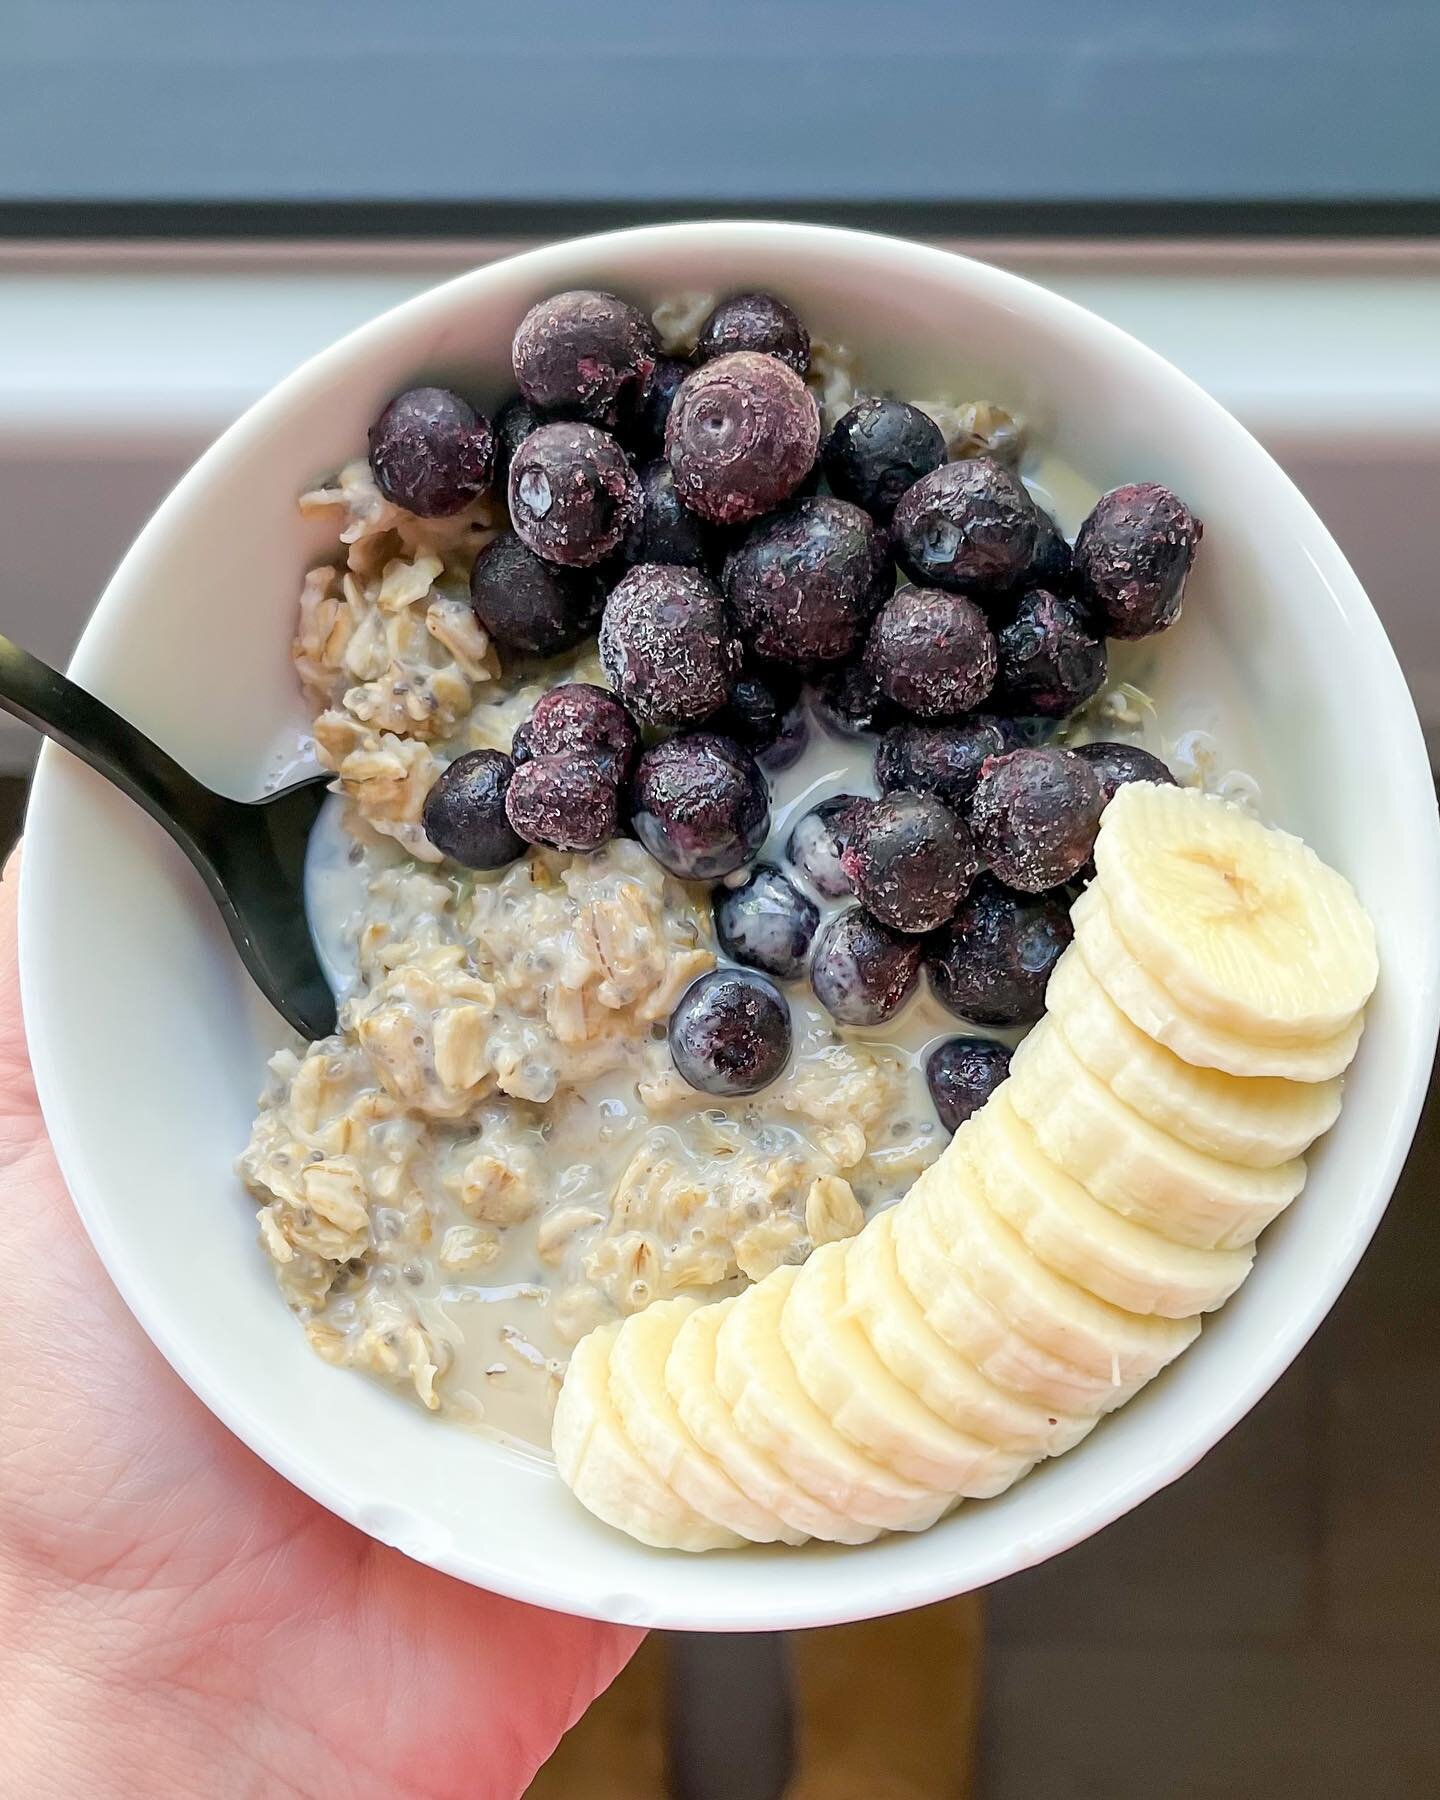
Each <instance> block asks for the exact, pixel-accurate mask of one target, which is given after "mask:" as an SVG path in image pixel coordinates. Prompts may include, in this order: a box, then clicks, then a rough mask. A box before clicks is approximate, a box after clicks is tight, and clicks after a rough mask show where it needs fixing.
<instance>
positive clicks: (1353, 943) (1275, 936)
mask: <svg viewBox="0 0 1440 1800" xmlns="http://www.w3.org/2000/svg"><path fill="white" fill-rule="evenodd" d="M1095 867H1096V869H1097V871H1098V875H1099V883H1100V886H1101V888H1102V890H1103V891H1104V894H1105V898H1106V901H1107V904H1108V905H1109V907H1110V914H1111V917H1112V918H1113V920H1114V922H1115V927H1116V929H1117V930H1118V932H1119V933H1120V937H1121V939H1122V940H1123V941H1124V943H1125V944H1126V945H1128V946H1129V948H1130V949H1131V950H1132V951H1133V952H1134V954H1135V959H1136V961H1137V962H1139V963H1140V965H1141V966H1142V967H1143V968H1144V969H1145V970H1146V971H1147V972H1148V973H1149V974H1150V975H1151V976H1152V977H1153V979H1154V980H1155V981H1157V982H1158V983H1159V984H1160V986H1161V987H1162V988H1163V989H1164V990H1165V992H1166V993H1167V994H1170V995H1171V996H1172V997H1173V998H1174V1000H1175V1002H1176V1004H1177V1005H1178V1006H1179V1007H1180V1008H1181V1009H1182V1010H1183V1011H1185V1012H1187V1013H1189V1014H1190V1015H1191V1016H1192V1017H1193V1018H1196V1019H1198V1020H1200V1021H1201V1022H1202V1023H1203V1024H1206V1025H1210V1026H1213V1027H1216V1028H1218V1029H1219V1030H1221V1031H1225V1032H1229V1033H1232V1034H1233V1035H1234V1036H1236V1037H1243V1038H1251V1039H1253V1040H1255V1041H1256V1042H1257V1043H1260V1044H1280V1045H1297V1044H1298V1045H1305V1046H1308V1045H1312V1044H1315V1043H1319V1042H1324V1041H1325V1040H1327V1039H1330V1038H1333V1037H1335V1036H1336V1034H1337V1033H1339V1032H1342V1031H1344V1030H1346V1029H1348V1028H1349V1027H1350V1026H1351V1025H1353V1023H1354V1022H1355V1019H1356V1017H1357V1015H1358V1014H1359V1012H1360V1009H1361V1008H1362V1007H1363V1006H1364V1004H1365V1002H1366V1001H1367V1000H1368V999H1369V998H1370V995H1371V992H1372V991H1373V989H1374V987H1375V981H1376V977H1377V975H1378V973H1379V965H1378V963H1377V961H1376V956H1375V931H1374V927H1373V926H1372V925H1371V923H1370V920H1369V919H1368V918H1367V917H1366V915H1365V910H1364V908H1363V907H1362V906H1361V904H1360V902H1359V900H1358V899H1357V897H1356V894H1355V890H1354V888H1352V887H1351V885H1350V883H1349V882H1348V881H1347V880H1346V879H1345V877H1344V876H1343V875H1341V874H1339V873H1337V871H1336V870H1334V869H1332V868H1330V867H1329V865H1328V864H1326V863H1324V862H1322V861H1321V860H1320V858H1319V857H1318V856H1317V855H1316V854H1315V852H1314V851H1313V850H1312V849H1311V848H1310V847H1309V845H1308V844H1304V843H1302V842H1301V841H1300V839H1299V838H1296V837H1291V836H1290V835H1289V833H1288V832H1284V831H1274V830H1271V829H1270V828H1269V827H1268V826H1265V825H1262V824H1260V823H1259V821H1258V820H1256V819H1252V818H1251V817H1250V816H1249V814H1248V813H1244V812H1241V811H1240V809H1239V808H1238V807H1235V806H1232V805H1230V804H1229V803H1228V802H1226V801H1224V800H1220V799H1217V798H1216V797H1215V796H1214V795H1213V794H1205V793H1202V792H1201V791H1200V790H1199V789H1198V788H1179V787H1161V786H1158V785H1157V784H1156V783H1154V782H1149V781H1144V782H1135V783H1133V784H1131V785H1130V786H1128V787H1124V788H1121V790H1120V792H1119V793H1118V794H1116V796H1115V798H1114V799H1113V800H1112V801H1111V803H1110V804H1109V806H1107V807H1106V809H1105V816H1104V819H1103V821H1102V824H1101V828H1100V835H1099V837H1098V838H1097V839H1096V843H1095Z"/></svg>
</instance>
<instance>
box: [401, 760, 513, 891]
mask: <svg viewBox="0 0 1440 1800" xmlns="http://www.w3.org/2000/svg"><path fill="white" fill-rule="evenodd" d="M514 773H515V765H514V763H513V762H512V761H511V760H510V758H509V757H508V756H505V755H503V754H502V753H501V752H500V751H499V750H469V751H467V752H466V753H465V755H463V756H457V757H456V758H455V760H454V762H452V763H451V764H450V767H449V768H448V769H446V770H445V772H444V774H442V775H441V776H440V777H439V778H438V780H436V781H435V783H434V784H433V785H432V787H431V789H430V792H429V793H428V794H427V795H426V796H425V807H424V811H423V813H422V814H421V823H422V824H423V825H424V827H425V835H426V837H428V838H429V840H430V842H431V843H432V844H433V845H434V846H435V848H436V849H437V850H438V851H439V852H440V853H441V855H442V856H448V857H449V858H450V860H451V861H452V862H458V863H462V864H463V865H464V866H465V867H466V868H467V869H503V868H504V867H505V865H506V863H512V862H514V861H515V859H516V857H518V856H523V855H524V854H525V845H524V843H523V842H522V841H521V840H520V838H518V837H517V836H516V835H515V833H514V831H512V830H511V828H510V821H509V819H508V818H507V817H506V816H505V795H506V793H507V791H508V790H509V787H510V779H511V777H512V775H513V774H514Z"/></svg>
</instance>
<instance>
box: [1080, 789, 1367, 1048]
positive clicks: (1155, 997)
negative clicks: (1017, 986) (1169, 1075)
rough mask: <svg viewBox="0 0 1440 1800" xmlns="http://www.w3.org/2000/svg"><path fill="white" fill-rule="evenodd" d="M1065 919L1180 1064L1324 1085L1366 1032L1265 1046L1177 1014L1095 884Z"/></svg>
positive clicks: (1115, 992)
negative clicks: (1307, 1041) (1116, 923)
mask: <svg viewBox="0 0 1440 1800" xmlns="http://www.w3.org/2000/svg"><path fill="white" fill-rule="evenodd" d="M1130 785H1131V786H1132V787H1137V786H1139V785H1140V784H1139V783H1138V782H1132V783H1131V784H1130ZM1125 791H1126V790H1125V789H1124V788H1122V789H1121V790H1120V792H1121V793H1124V792H1125ZM1118 798H1119V795H1118V794H1117V795H1116V799H1118ZM1111 805H1112V806H1113V805H1114V801H1112V802H1111ZM1106 811H1107V812H1108V811H1109V808H1108V807H1107V808H1106ZM1070 917H1071V919H1072V920H1073V921H1074V925H1075V948H1076V950H1078V951H1079V953H1080V955H1081V957H1082V958H1083V959H1084V962H1085V966H1086V968H1088V969H1089V971H1090V973H1091V974H1092V975H1093V976H1094V977H1095V979H1096V981H1098V982H1099V984H1100V986H1101V987H1102V988H1104V990H1105V992H1106V993H1107V994H1108V995H1109V996H1110V998H1111V999H1112V1000H1113V1001H1114V1002H1115V1004H1116V1006H1118V1007H1119V1008H1120V1010H1121V1012H1123V1013H1124V1014H1125V1016H1126V1017H1127V1018H1128V1019H1129V1020H1130V1021H1131V1022H1132V1023H1133V1024H1134V1025H1136V1026H1138V1027H1139V1029H1140V1030H1141V1031H1143V1032H1144V1033H1145V1034H1146V1036H1147V1037H1152V1038H1154V1039H1155V1041H1156V1043H1157V1044H1164V1045H1165V1047H1166V1048H1167V1049H1169V1050H1173V1051H1174V1052H1175V1054H1176V1055H1177V1056H1178V1057H1180V1058H1181V1059H1182V1060H1183V1061H1185V1062H1189V1063H1197V1064H1199V1066H1200V1067H1201V1068H1205V1069H1221V1070H1223V1071H1224V1072H1225V1074H1227V1075H1273V1076H1280V1077H1283V1078H1284V1079H1285V1080H1287V1081H1329V1080H1330V1079H1331V1078H1332V1077H1333V1076H1336V1075H1342V1074H1344V1072H1345V1070H1346V1069H1347V1068H1349V1066H1350V1062H1351V1059H1352V1058H1353V1057H1354V1055H1355V1050H1356V1046H1357V1045H1358V1044H1359V1042H1360V1033H1361V1031H1362V1030H1363V1029H1364V1025H1365V1021H1364V1017H1363V1015H1362V1016H1361V1017H1360V1018H1357V1019H1356V1020H1355V1021H1354V1022H1353V1023H1352V1024H1350V1025H1347V1026H1344V1027H1343V1028H1342V1029H1341V1030H1340V1031H1338V1032H1336V1034H1335V1035H1334V1036H1333V1037H1329V1038H1325V1039H1322V1040H1321V1041H1320V1042H1318V1043H1314V1044H1288V1045H1287V1044H1270V1043H1263V1044H1262V1043H1261V1042H1259V1041H1258V1040H1257V1039H1255V1038H1250V1037H1242V1036H1239V1035H1238V1034H1237V1033H1235V1032H1233V1031H1225V1030H1222V1029H1221V1028H1220V1027H1219V1026H1218V1025H1210V1024H1206V1023H1205V1022H1204V1021H1203V1020H1200V1019H1197V1018H1195V1017H1194V1016H1193V1015H1192V1014H1190V1013H1187V1012H1185V1011H1184V1010H1182V1009H1181V1008H1180V1007H1179V1006H1178V1005H1177V1004H1176V1002H1175V1001H1174V1000H1173V999H1172V998H1171V996H1170V995H1169V994H1168V993H1167V992H1166V990H1165V989H1164V988H1162V987H1161V986H1160V984H1159V982H1157V981H1156V980H1155V978H1154V976H1152V975H1151V974H1149V973H1148V971H1146V970H1145V969H1142V968H1141V966H1140V964H1139V963H1138V962H1137V961H1136V960H1135V957H1134V955H1133V953H1132V952H1131V950H1130V948H1129V946H1128V945H1127V944H1126V942H1125V940H1124V939H1123V938H1122V937H1121V936H1120V933H1119V932H1118V931H1117V930H1116V928H1115V923H1114V920H1113V919H1112V918H1111V917H1110V909H1109V907H1108V906H1107V905H1106V903H1105V895H1104V893H1103V891H1102V884H1101V883H1100V882H1099V881H1092V882H1091V883H1090V885H1089V887H1088V888H1086V890H1085V892H1084V893H1083V894H1082V895H1081V896H1080V898H1079V899H1078V900H1077V901H1076V902H1075V904H1074V906H1072V907H1071V909H1070Z"/></svg>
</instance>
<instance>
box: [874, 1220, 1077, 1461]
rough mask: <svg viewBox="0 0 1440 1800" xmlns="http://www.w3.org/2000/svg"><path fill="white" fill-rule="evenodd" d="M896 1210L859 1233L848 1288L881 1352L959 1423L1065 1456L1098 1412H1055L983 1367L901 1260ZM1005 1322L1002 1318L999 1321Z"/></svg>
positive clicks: (1025, 1449)
mask: <svg viewBox="0 0 1440 1800" xmlns="http://www.w3.org/2000/svg"><path fill="white" fill-rule="evenodd" d="M894 1223H895V1214H894V1211H893V1210H891V1211H887V1212H882V1213H877V1214H876V1216H875V1217H874V1218H873V1219H871V1220H870V1222H869V1224H868V1225H867V1226H866V1227H865V1229H864V1230H863V1231H862V1232H861V1233H860V1234H859V1236H858V1237H854V1238H851V1239H850V1241H849V1245H848V1249H849V1255H848V1256H847V1257H846V1261H845V1295H846V1299H847V1300H848V1302H849V1304H850V1307H851V1309H852V1310H853V1312H854V1314H855V1318H856V1321H857V1323H858V1324H859V1325H860V1327H861V1329H862V1330H863V1331H864V1333H865V1335H866V1337H867V1338H868V1339H869V1340H870V1343H871V1346H872V1347H873V1349H874V1351H875V1353H876V1355H877V1356H878V1357H879V1358H880V1360H881V1362H883V1363H884V1364H885V1366H886V1368H888V1369H889V1370H890V1372H891V1374H893V1375H894V1376H896V1378H897V1379H898V1380H900V1381H903V1382H904V1383H905V1385H906V1387H908V1388H909V1389H910V1391H911V1393H913V1394H915V1395H917V1396H918V1397H919V1398H920V1399H921V1400H922V1401H924V1403H925V1405H926V1406H928V1407H929V1408H930V1410H931V1411H932V1412H935V1413H938V1414H939V1415H940V1417H941V1418H942V1419H945V1420H948V1422H949V1423H950V1424H951V1425H953V1426H954V1427H955V1428H956V1430H957V1431H965V1432H970V1433H972V1434H973V1435H974V1436H975V1437H979V1438H984V1439H985V1440H986V1441H987V1442H989V1443H992V1444H995V1445H997V1446H998V1447H999V1448H1000V1449H1002V1450H1008V1451H1011V1452H1012V1453H1014V1454H1017V1455H1020V1456H1027V1457H1031V1458H1036V1457H1042V1456H1058V1455H1059V1454H1060V1453H1061V1451H1063V1450H1068V1449H1069V1448H1070V1447H1071V1446H1072V1445H1073V1444H1078V1443H1079V1442H1080V1439H1081V1438H1082V1437H1084V1436H1085V1435H1086V1433H1087V1432H1089V1431H1091V1430H1092V1429H1093V1428H1094V1424H1095V1419H1094V1417H1093V1415H1090V1416H1081V1415H1077V1414H1072V1413H1061V1414H1058V1415H1057V1414H1055V1413H1053V1412H1051V1411H1049V1410H1048V1409H1047V1408H1046V1407H1044V1406H1040V1405H1037V1404H1035V1403H1034V1402H1033V1401H1028V1400H1025V1399H1023V1398H1022V1397H1021V1396H1020V1395H1019V1394H1017V1393H1014V1392H1011V1391H1010V1390H1008V1389H1006V1388H1004V1387H1001V1386H999V1385H997V1383H995V1382H993V1381H990V1380H988V1379H987V1378H986V1377H985V1376H984V1375H982V1374H981V1373H980V1371H979V1369H977V1368H976V1366H975V1364H974V1363H973V1362H971V1361H970V1359H969V1358H968V1357H967V1356H964V1355H962V1354H961V1353H960V1351H958V1350H957V1349H955V1348H954V1346H953V1345H951V1344H949V1343H947V1342H946V1340H945V1339H944V1338H942V1337H941V1336H940V1334H939V1332H937V1331H936V1330H935V1328H934V1326H933V1325H932V1324H931V1323H930V1321H929V1320H928V1319H927V1318H926V1316H925V1313H924V1311H923V1310H922V1308H921V1306H920V1303H919V1301H918V1300H917V1299H916V1298H915V1296H914V1295H913V1294H912V1293H911V1292H910V1289H909V1288H908V1287H907V1286H906V1284H905V1282H904V1280H903V1279H902V1277H901V1274H900V1267H899V1264H898V1263H897V1262H896V1260H895V1238H894V1231H893V1227H894ZM996 1328H997V1329H998V1321H997V1322H996Z"/></svg>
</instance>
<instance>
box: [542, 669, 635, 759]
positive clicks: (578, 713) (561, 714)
mask: <svg viewBox="0 0 1440 1800" xmlns="http://www.w3.org/2000/svg"><path fill="white" fill-rule="evenodd" d="M524 732H525V743H524V755H523V756H521V757H517V758H516V761H517V762H519V761H525V760H528V758H529V757H531V756H558V755H559V754H560V752H561V751H563V750H583V751H584V752H585V753H586V754H587V755H588V756H591V757H593V758H594V759H595V761H597V762H598V763H600V764H601V765H602V767H603V768H604V769H605V771H606V773H607V774H608V775H609V776H610V779H611V780H612V781H617V782H623V781H628V780H629V779H630V773H631V771H632V770H633V769H634V767H635V760H636V758H637V757H638V756H639V754H640V731H639V727H638V726H637V725H636V723H635V721H634V719H632V718H631V716H630V714H629V712H628V711H627V710H626V708H625V707H624V705H623V704H622V703H621V702H620V701H619V700H617V699H616V697H615V695H614V694H612V693H610V692H609V691H608V690H607V689H606V688H602V687H594V686H592V685H591V683H590V682H588V681H567V682H565V683H564V684H563V685H561V686H560V687H553V688H551V689H550V691H549V692H548V693H545V694H542V695H541V696H540V698H539V699H538V700H537V701H536V702H535V710H534V711H533V712H532V713H531V714H530V717H529V719H528V720H527V721H526V723H525V727H524ZM512 754H513V750H512Z"/></svg>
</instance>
